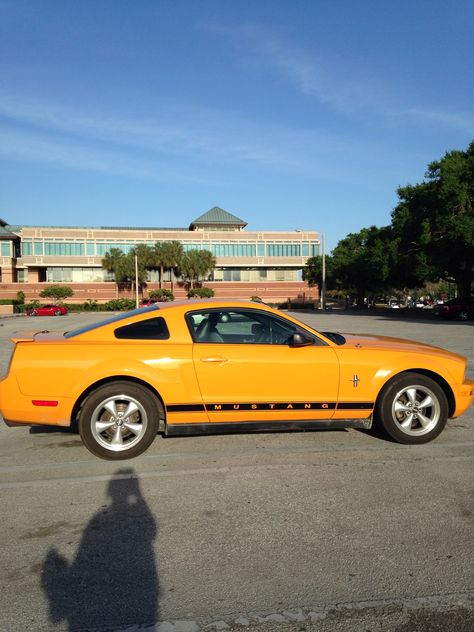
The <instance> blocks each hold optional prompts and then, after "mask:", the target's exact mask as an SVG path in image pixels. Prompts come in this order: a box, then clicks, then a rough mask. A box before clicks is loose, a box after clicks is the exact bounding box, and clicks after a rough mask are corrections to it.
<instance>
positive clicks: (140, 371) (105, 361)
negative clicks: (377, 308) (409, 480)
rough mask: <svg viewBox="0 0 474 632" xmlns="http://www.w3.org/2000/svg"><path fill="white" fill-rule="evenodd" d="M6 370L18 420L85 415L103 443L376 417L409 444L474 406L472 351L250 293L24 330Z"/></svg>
mask: <svg viewBox="0 0 474 632" xmlns="http://www.w3.org/2000/svg"><path fill="white" fill-rule="evenodd" d="M12 340H13V342H14V343H15V348H14V351H13V355H12V359H11V362H10V367H9V371H8V374H7V376H6V377H5V378H4V379H3V380H2V381H0V411H1V413H2V415H3V417H4V420H5V421H6V423H7V424H8V425H15V424H55V425H59V426H69V425H71V424H75V423H77V424H78V427H79V432H80V434H81V437H82V439H83V442H84V443H85V445H86V446H87V447H88V448H89V450H91V452H93V453H94V454H96V455H97V456H100V457H102V458H107V459H123V458H130V457H133V456H136V455H137V454H140V453H141V452H143V451H144V450H145V449H146V448H147V447H148V446H149V445H150V444H151V442H152V441H153V439H154V437H155V436H156V434H157V432H162V433H164V434H167V435H172V434H180V435H185V434H192V433H204V432H229V431H230V432H235V431H241V430H243V431H249V430H275V429H277V430H278V429H314V428H342V427H344V428H347V427H356V428H370V427H371V425H372V422H373V420H375V421H376V422H377V423H378V424H380V425H381V426H382V427H383V428H384V429H385V430H386V432H388V434H389V435H390V436H391V437H392V438H394V439H395V440H397V441H399V442H401V443H425V442H426V441H429V440H431V439H433V438H434V437H436V436H437V435H438V434H439V433H440V432H441V430H442V429H443V427H444V425H445V423H446V420H447V419H448V417H457V416H459V415H461V414H462V413H463V412H465V411H466V410H467V409H468V408H469V406H470V405H471V404H472V401H473V398H474V382H473V381H471V380H469V379H467V378H466V376H465V370H466V358H464V357H463V356H460V355H457V354H455V353H451V352H449V351H445V350H443V349H439V348H437V347H432V346H429V345H425V344H422V343H418V342H411V341H404V340H399V339H397V338H388V337H375V336H371V335H354V334H345V335H343V334H339V333H330V332H318V331H316V330H314V329H312V328H311V327H309V326H308V325H306V324H303V323H301V322H299V321H298V320H296V319H295V318H293V317H292V316H290V315H283V314H281V313H280V312H278V311H277V310H274V309H272V308H271V307H268V306H266V305H263V304H256V303H255V302H250V301H223V300H215V299H210V300H205V301H182V302H175V303H160V304H159V305H152V306H150V307H145V308H142V309H138V310H134V311H131V312H127V313H122V314H120V315H118V316H114V317H112V318H109V319H108V320H106V321H104V322H102V323H98V324H94V325H91V326H87V327H83V328H80V329H76V330H74V331H71V332H66V333H65V334H62V333H49V332H39V333H26V334H18V335H17V336H15V338H13V339H12Z"/></svg>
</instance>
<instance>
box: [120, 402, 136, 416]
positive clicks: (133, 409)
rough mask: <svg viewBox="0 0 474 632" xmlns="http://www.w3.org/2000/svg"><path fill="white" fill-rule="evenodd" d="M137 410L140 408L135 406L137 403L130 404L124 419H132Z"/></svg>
mask: <svg viewBox="0 0 474 632" xmlns="http://www.w3.org/2000/svg"><path fill="white" fill-rule="evenodd" d="M137 410H138V406H137V405H136V404H135V402H128V406H127V410H126V411H125V412H124V414H123V416H124V419H127V418H128V417H130V415H132V414H133V413H136V412H137Z"/></svg>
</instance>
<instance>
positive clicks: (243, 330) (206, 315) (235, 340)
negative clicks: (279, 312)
mask: <svg viewBox="0 0 474 632" xmlns="http://www.w3.org/2000/svg"><path fill="white" fill-rule="evenodd" d="M187 321H188V325H189V328H190V330H191V334H192V337H193V340H194V341H195V342H203V343H209V342H211V343H226V344H271V345H287V344H289V342H290V339H291V337H292V335H293V334H294V333H296V332H299V331H302V330H301V329H300V328H299V327H298V326H297V325H295V324H294V323H292V322H290V321H287V320H284V319H283V318H278V317H277V316H273V315H272V314H268V313H267V312H261V311H258V310H238V311H237V310H218V309H217V310H216V309H214V310H206V311H202V312H192V313H190V314H188V315H187ZM304 333H305V335H306V336H308V335H309V334H308V332H304ZM315 343H319V344H321V342H320V341H319V340H315ZM323 344H324V343H323Z"/></svg>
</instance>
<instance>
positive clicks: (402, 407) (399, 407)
mask: <svg viewBox="0 0 474 632" xmlns="http://www.w3.org/2000/svg"><path fill="white" fill-rule="evenodd" d="M394 409H395V412H396V413H408V412H410V411H411V408H410V406H407V405H406V404H404V403H403V402H401V401H400V400H399V399H397V401H396V402H395V406H394Z"/></svg>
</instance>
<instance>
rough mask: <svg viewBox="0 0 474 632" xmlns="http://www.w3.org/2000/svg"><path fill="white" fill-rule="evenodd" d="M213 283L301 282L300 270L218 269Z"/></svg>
mask: <svg viewBox="0 0 474 632" xmlns="http://www.w3.org/2000/svg"><path fill="white" fill-rule="evenodd" d="M212 280H213V281H234V282H237V281H241V282H242V283H261V282H264V281H289V282H291V281H299V280H301V274H300V271H299V270H291V269H280V268H254V269H249V268H216V269H215V270H214V275H213V279H212Z"/></svg>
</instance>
